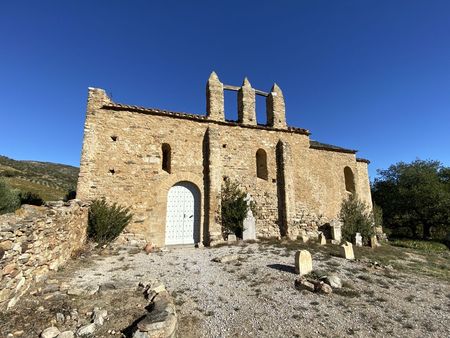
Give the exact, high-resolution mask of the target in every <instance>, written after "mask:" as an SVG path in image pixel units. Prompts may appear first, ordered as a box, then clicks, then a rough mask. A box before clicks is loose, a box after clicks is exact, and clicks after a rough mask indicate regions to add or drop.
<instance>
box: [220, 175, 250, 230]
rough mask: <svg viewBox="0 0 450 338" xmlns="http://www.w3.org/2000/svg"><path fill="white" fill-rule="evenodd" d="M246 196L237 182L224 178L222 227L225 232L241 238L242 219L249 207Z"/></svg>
mask: <svg viewBox="0 0 450 338" xmlns="http://www.w3.org/2000/svg"><path fill="white" fill-rule="evenodd" d="M246 196H247V194H246V193H245V192H244V191H242V190H241V189H240V188H239V184H238V183H237V182H232V181H231V180H230V179H226V180H225V183H224V185H223V186H222V228H223V232H224V233H225V234H229V233H234V234H235V235H236V236H237V237H238V238H242V233H243V231H244V219H245V217H246V216H247V212H248V209H249V205H248V204H247V201H246V200H245V198H246Z"/></svg>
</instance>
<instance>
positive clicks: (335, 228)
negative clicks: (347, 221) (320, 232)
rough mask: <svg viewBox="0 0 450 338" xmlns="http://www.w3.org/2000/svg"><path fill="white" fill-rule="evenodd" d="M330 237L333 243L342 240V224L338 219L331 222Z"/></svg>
mask: <svg viewBox="0 0 450 338" xmlns="http://www.w3.org/2000/svg"><path fill="white" fill-rule="evenodd" d="M331 237H332V238H333V241H334V242H333V243H334V244H339V243H341V240H342V224H341V222H339V221H333V222H331Z"/></svg>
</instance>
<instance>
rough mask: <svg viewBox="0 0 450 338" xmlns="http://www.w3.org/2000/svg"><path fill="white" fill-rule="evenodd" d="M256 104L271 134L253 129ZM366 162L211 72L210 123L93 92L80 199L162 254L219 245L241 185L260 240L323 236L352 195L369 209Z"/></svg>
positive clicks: (275, 91)
mask: <svg viewBox="0 0 450 338" xmlns="http://www.w3.org/2000/svg"><path fill="white" fill-rule="evenodd" d="M224 90H231V91H236V92H237V98H238V120H237V121H230V120H226V119H225V112H224ZM256 95H261V96H263V97H265V99H266V111H267V124H258V123H257V121H256V111H255V102H256V99H255V97H256ZM368 164H369V161H368V160H365V159H361V158H357V157H356V151H355V150H351V149H344V148H341V147H337V146H333V145H328V144H323V143H320V142H317V141H313V140H311V139H310V132H309V131H308V130H306V129H301V128H296V127H291V126H288V125H287V123H286V117H285V101H284V97H283V92H282V91H281V89H280V88H279V87H278V86H277V85H276V84H274V85H273V87H272V89H271V90H270V92H264V91H261V90H257V89H255V88H252V86H251V84H250V82H249V81H248V80H247V79H245V80H244V82H243V84H242V86H239V87H238V86H231V85H225V84H223V83H222V82H221V81H220V80H219V78H218V76H217V75H216V74H215V73H214V72H213V73H212V74H211V76H210V77H209V79H208V81H207V85H206V115H197V114H186V113H180V112H173V111H168V110H164V109H157V108H144V107H138V106H132V105H125V104H120V103H116V102H113V101H112V100H111V99H110V98H109V97H108V96H107V95H106V93H105V91H104V90H102V89H98V88H89V94H88V103H87V112H86V121H85V126H84V139H83V149H82V155H81V161H80V174H79V179H78V186H77V197H78V198H80V199H88V200H92V199H95V198H101V197H105V198H106V200H107V201H110V202H117V203H118V204H120V205H124V206H129V207H131V208H132V212H133V215H134V216H133V220H132V222H131V223H130V225H129V226H128V227H127V231H129V232H131V233H135V234H140V235H142V236H143V237H144V238H145V239H146V240H147V241H149V242H153V243H154V244H156V245H158V246H165V245H177V244H189V245H199V244H204V245H213V244H214V243H217V242H220V241H222V240H223V237H222V236H223V235H222V228H221V221H220V220H221V215H220V214H221V189H222V186H223V182H224V180H225V179H227V178H229V179H231V180H234V181H237V182H238V183H239V184H240V186H241V187H242V189H243V190H245V191H246V192H247V193H248V196H249V197H250V198H251V199H252V200H253V201H254V202H255V204H256V208H257V214H256V215H255V218H256V229H255V231H256V235H257V236H258V237H272V236H276V237H279V236H288V237H289V238H296V237H297V236H300V235H302V234H308V235H310V236H311V235H312V236H314V235H317V231H318V229H319V227H321V226H322V225H324V224H329V223H331V222H333V221H335V220H336V219H337V218H338V214H339V211H340V206H341V203H342V201H343V200H344V199H345V198H347V197H348V196H349V195H351V194H355V195H356V196H357V197H358V198H359V199H360V200H362V201H363V202H365V203H366V204H367V205H368V206H369V207H371V206H372V202H371V195H370V184H369V176H368Z"/></svg>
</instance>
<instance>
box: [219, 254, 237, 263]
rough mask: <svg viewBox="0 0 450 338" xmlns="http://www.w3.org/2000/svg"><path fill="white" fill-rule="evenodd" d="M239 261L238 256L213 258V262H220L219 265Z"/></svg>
mask: <svg viewBox="0 0 450 338" xmlns="http://www.w3.org/2000/svg"><path fill="white" fill-rule="evenodd" d="M238 259H239V256H238V255H226V256H222V257H216V258H213V259H212V261H213V262H218V263H228V262H232V261H236V260H238Z"/></svg>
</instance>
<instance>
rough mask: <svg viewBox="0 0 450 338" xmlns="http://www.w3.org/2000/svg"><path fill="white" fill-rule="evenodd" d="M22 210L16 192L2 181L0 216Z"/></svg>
mask: <svg viewBox="0 0 450 338" xmlns="http://www.w3.org/2000/svg"><path fill="white" fill-rule="evenodd" d="M19 208H20V198H19V195H18V193H17V192H16V191H14V190H12V189H10V188H9V187H8V186H7V185H6V183H5V182H4V181H2V180H0V214H6V213H8V212H14V211H16V210H17V209H19Z"/></svg>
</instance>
